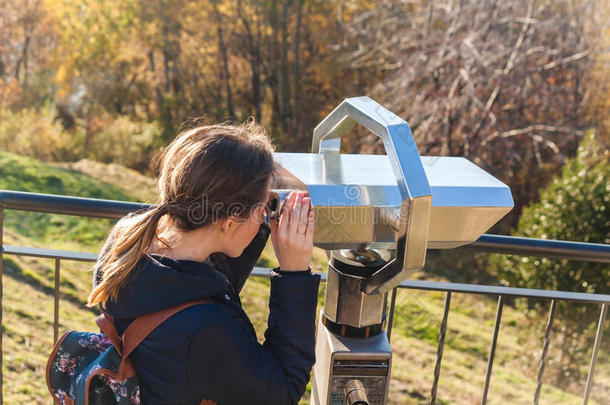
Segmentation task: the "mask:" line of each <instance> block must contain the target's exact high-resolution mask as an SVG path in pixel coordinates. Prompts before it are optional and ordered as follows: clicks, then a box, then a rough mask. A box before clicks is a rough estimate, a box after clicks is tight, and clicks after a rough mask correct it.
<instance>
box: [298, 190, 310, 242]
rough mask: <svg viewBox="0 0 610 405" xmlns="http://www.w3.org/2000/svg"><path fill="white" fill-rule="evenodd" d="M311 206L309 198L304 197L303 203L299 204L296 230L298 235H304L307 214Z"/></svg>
mask: <svg viewBox="0 0 610 405" xmlns="http://www.w3.org/2000/svg"><path fill="white" fill-rule="evenodd" d="M310 207H311V198H309V197H304V198H303V203H302V204H301V212H300V213H299V222H298V224H297V232H298V233H299V235H305V231H306V230H307V216H308V215H309V210H310Z"/></svg>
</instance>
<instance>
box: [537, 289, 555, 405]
mask: <svg viewBox="0 0 610 405" xmlns="http://www.w3.org/2000/svg"><path fill="white" fill-rule="evenodd" d="M556 311H557V300H552V301H551V310H550V312H549V320H548V322H547V324H546V331H545V332H544V347H543V349H542V357H541V358H540V368H539V370H538V385H537V386H536V394H534V405H538V402H539V401H540V389H541V388H542V376H543V374H544V368H545V366H546V356H547V353H548V351H549V344H550V343H551V332H552V330H553V321H554V320H555V312H556Z"/></svg>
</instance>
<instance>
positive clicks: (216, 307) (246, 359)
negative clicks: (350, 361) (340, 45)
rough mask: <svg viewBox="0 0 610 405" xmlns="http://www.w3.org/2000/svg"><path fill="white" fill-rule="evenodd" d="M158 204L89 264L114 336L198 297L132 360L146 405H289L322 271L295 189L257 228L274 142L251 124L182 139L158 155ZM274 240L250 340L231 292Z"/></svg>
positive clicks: (133, 218)
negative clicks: (262, 309)
mask: <svg viewBox="0 0 610 405" xmlns="http://www.w3.org/2000/svg"><path fill="white" fill-rule="evenodd" d="M158 172H159V173H158V174H159V201H158V204H157V205H156V206H155V207H154V208H152V209H150V210H148V211H146V212H143V213H137V214H131V215H128V216H127V217H125V218H123V219H122V220H121V221H119V223H118V224H117V225H116V226H115V227H114V229H113V231H112V232H111V234H110V236H109V238H108V241H107V242H106V245H105V246H104V248H103V249H102V253H101V254H100V259H99V261H98V263H97V264H96V266H95V275H94V289H93V291H92V293H91V295H90V297H89V305H91V306H93V305H101V307H102V308H103V309H104V310H105V311H106V312H108V313H109V314H110V315H112V316H113V318H114V320H115V326H116V328H117V330H118V332H119V334H122V333H123V332H124V331H125V329H126V328H127V327H128V326H129V325H130V323H131V322H133V320H134V319H135V318H136V317H138V316H140V315H144V314H148V313H152V312H156V311H160V310H163V309H166V308H170V307H173V306H177V305H180V304H182V303H186V302H192V301H197V300H211V301H213V302H212V303H208V304H199V305H196V306H192V307H190V308H188V309H185V310H183V311H182V312H179V313H178V314H176V315H174V316H172V317H171V318H169V319H168V320H167V321H165V322H164V323H163V324H161V326H159V327H158V328H157V329H155V330H154V331H153V332H152V333H151V334H150V335H148V337H147V338H146V339H145V340H144V341H143V342H142V343H141V344H140V345H139V346H138V347H137V349H136V350H135V351H134V352H133V353H132V354H131V356H130V358H131V360H132V362H133V364H134V366H135V369H136V372H137V376H138V379H139V382H140V388H141V394H140V395H141V400H142V403H144V404H149V405H154V404H185V405H186V404H200V403H202V401H204V400H207V401H208V402H205V403H216V404H223V405H224V404H246V403H247V404H296V403H298V401H299V398H300V397H301V395H302V394H303V392H304V391H305V387H306V385H307V381H308V380H309V374H310V371H311V367H312V366H313V364H314V361H315V359H314V331H315V325H314V323H315V310H316V304H317V294H318V286H319V282H320V280H319V276H317V275H313V274H311V272H310V270H309V262H310V259H311V250H312V244H313V222H314V221H313V220H314V218H313V211H311V209H310V206H311V204H310V200H309V198H308V197H307V196H306V195H304V194H301V193H292V194H291V195H290V196H289V197H288V199H287V200H286V202H285V204H284V206H283V210H282V213H281V216H280V218H279V221H278V220H275V219H274V220H271V222H270V227H269V226H268V225H267V224H266V222H265V206H266V203H267V200H268V195H269V190H270V186H271V181H272V177H273V174H274V161H273V147H272V145H271V143H270V141H269V139H268V137H267V136H266V135H265V133H264V131H263V130H262V129H261V128H260V127H259V126H257V125H256V124H253V123H248V124H244V125H242V126H237V127H236V126H228V125H212V126H204V127H199V128H195V129H192V130H189V131H186V132H184V133H182V134H180V135H179V136H178V137H177V138H176V139H175V140H174V141H173V142H172V143H171V144H170V145H169V146H168V147H167V148H166V149H165V150H164V152H163V153H162V154H161V155H160V158H159V159H158ZM269 233H271V240H272V243H273V247H274V250H275V254H276V256H277V259H278V262H279V268H276V269H274V270H273V271H272V272H271V293H270V298H269V309H270V313H269V319H268V328H267V331H266V332H265V342H264V343H263V344H259V343H258V341H257V337H256V334H255V332H254V328H253V327H252V324H251V323H250V321H249V319H248V317H247V315H246V314H245V312H244V311H243V309H242V307H241V303H240V299H239V296H238V294H239V292H240V290H241V288H242V286H243V284H244V282H245V280H246V278H247V277H248V275H249V273H250V271H251V270H252V267H253V265H254V263H255V261H256V260H257V258H258V257H259V255H260V253H261V251H262V249H263V247H264V246H265V243H266V241H267V238H268V236H269Z"/></svg>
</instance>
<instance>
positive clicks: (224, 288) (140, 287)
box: [104, 254, 233, 319]
mask: <svg viewBox="0 0 610 405" xmlns="http://www.w3.org/2000/svg"><path fill="white" fill-rule="evenodd" d="M227 293H231V295H233V294H232V287H231V284H230V282H229V280H228V279H227V277H226V276H225V275H224V274H222V273H221V272H219V271H218V270H216V268H215V267H214V265H213V264H212V263H211V262H210V261H209V260H208V261H206V262H204V263H202V262H196V261H191V260H174V259H170V258H168V257H165V256H159V255H156V254H152V255H151V254H146V255H145V256H143V257H142V259H140V261H139V262H138V264H137V265H136V267H135V268H134V270H133V271H132V273H131V275H130V276H129V279H128V281H127V284H126V285H125V286H124V287H123V288H122V289H121V291H120V292H119V295H118V297H117V299H116V301H115V300H109V301H107V302H106V304H105V307H104V310H105V311H107V312H108V313H110V315H112V316H113V317H114V318H120V319H126V318H135V317H138V316H140V315H144V314H148V313H151V312H156V311H160V310H162V309H166V308H170V307H173V306H176V305H180V304H183V303H185V302H190V301H197V300H204V299H214V298H216V297H221V296H223V295H224V294H227Z"/></svg>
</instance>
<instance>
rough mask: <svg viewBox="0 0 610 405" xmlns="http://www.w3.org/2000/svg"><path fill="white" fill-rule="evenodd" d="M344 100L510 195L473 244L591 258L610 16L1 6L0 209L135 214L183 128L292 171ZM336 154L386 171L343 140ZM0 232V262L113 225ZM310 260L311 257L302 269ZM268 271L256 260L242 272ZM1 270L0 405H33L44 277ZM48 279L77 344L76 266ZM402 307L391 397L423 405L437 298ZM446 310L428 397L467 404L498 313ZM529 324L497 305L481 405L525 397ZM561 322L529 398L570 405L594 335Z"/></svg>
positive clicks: (484, 5)
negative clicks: (366, 107)
mask: <svg viewBox="0 0 610 405" xmlns="http://www.w3.org/2000/svg"><path fill="white" fill-rule="evenodd" d="M361 95H368V96H370V97H371V98H373V99H375V100H376V101H377V102H379V103H380V104H382V105H384V106H386V107H387V108H388V109H390V110H392V111H393V112H395V113H397V114H398V115H399V116H401V117H402V118H404V119H405V120H407V121H408V122H409V124H410V125H411V127H412V130H413V134H414V136H415V140H416V143H417V145H418V147H419V151H420V154H422V155H438V156H441V155H442V156H465V157H467V158H468V159H470V160H471V161H473V162H474V163H476V164H477V165H479V166H480V167H482V168H483V169H485V170H487V171H488V172H490V173H491V174H493V175H494V176H496V177H497V178H499V179H500V180H502V181H504V182H505V183H507V184H508V185H509V186H510V187H511V190H512V191H513V197H514V200H515V209H514V210H513V211H512V212H511V213H510V214H509V215H508V216H507V217H506V218H504V219H503V220H502V221H501V222H500V223H499V224H497V225H496V226H495V227H494V229H492V231H491V232H492V233H502V234H513V235H523V236H529V237H536V238H548V239H563V240H575V241H585V242H597V243H610V214H609V211H610V165H609V153H608V149H609V146H610V135H609V130H610V115H609V114H608V111H609V109H610V4H609V3H608V2H607V1H603V0H536V1H534V0H502V1H498V0H478V1H475V0H430V1H423V0H421V1H415V0H414V1H406V0H386V1H370V0H369V1H365V0H354V1H347V0H213V1H201V0H199V1H194V0H193V1H190V0H2V1H1V2H0V188H2V189H12V190H24V191H32V192H44V193H55V194H64V195H79V196H85V197H97V198H110V199H121V200H131V201H145V202H154V198H155V189H154V180H153V179H152V173H151V169H150V161H151V159H152V157H153V156H154V155H155V153H156V152H157V151H158V150H159V149H160V148H162V147H163V146H164V145H166V144H167V143H168V142H169V141H170V140H171V139H173V138H174V137H175V136H176V134H177V133H178V132H179V131H180V130H181V129H183V128H186V127H189V126H192V125H196V124H199V123H210V122H219V121H229V122H241V121H244V120H246V119H248V118H249V117H254V118H255V119H256V120H257V121H259V122H261V123H262V124H263V125H264V126H265V127H266V128H267V129H268V132H269V134H270V135H271V137H272V138H273V139H274V141H275V143H276V145H277V149H278V151H282V152H290V151H292V152H307V151H309V150H310V148H311V135H312V130H313V128H314V127H315V126H316V125H317V124H318V123H319V122H320V121H321V120H322V119H323V118H324V117H325V116H326V115H327V114H328V113H329V112H330V111H331V110H332V109H333V108H334V107H335V106H336V105H338V104H339V103H340V102H341V101H342V100H343V99H344V98H346V97H353V96H361ZM342 147H343V148H344V152H347V153H384V151H383V146H382V145H381V144H380V143H379V142H378V139H377V138H376V137H375V136H372V135H369V134H367V133H366V131H363V130H362V129H360V130H358V129H356V130H355V133H353V134H350V135H349V136H347V137H346V138H345V141H344V142H343V146H342ZM6 218H7V219H6V220H7V222H6V227H5V243H13V244H23V245H30V246H41V247H52V248H66V249H74V250H89V251H92V252H97V249H99V247H100V246H101V243H102V242H103V240H104V238H105V236H106V233H107V231H108V229H109V227H110V226H111V225H112V223H111V221H104V220H88V219H87V220H86V219H77V218H70V217H62V216H57V215H45V214H27V213H8V214H7V216H6ZM325 260H326V259H325V256H324V254H323V253H322V252H319V251H318V252H316V255H315V257H314V263H315V266H316V269H317V270H321V271H322V270H324V269H325ZM273 261H274V259H273V255H272V254H271V253H270V252H269V251H268V250H266V251H265V254H264V255H263V258H261V261H260V263H259V264H261V265H272V264H273ZM5 262H6V264H5V276H6V277H5V278H6V279H7V281H6V282H7V283H13V285H12V287H11V286H10V285H9V286H6V287H5V290H7V292H6V293H5V297H4V299H5V301H6V302H7V303H6V306H7V315H6V319H8V322H9V323H8V324H7V326H4V325H3V328H5V334H6V335H7V336H8V342H9V344H7V345H5V353H6V356H5V357H6V358H7V360H5V363H4V367H5V368H8V370H9V372H11V371H12V372H14V375H13V377H10V376H9V377H6V378H5V380H6V381H8V383H7V384H9V387H8V388H5V391H6V390H9V391H7V392H9V398H11V399H12V401H14V402H8V403H23V402H28V403H37V402H40V401H43V400H42V398H44V395H45V393H44V386H43V385H41V384H43V381H42V380H40V378H41V375H42V374H41V373H42V369H41V368H40V367H41V364H43V363H44V360H46V355H47V349H50V346H51V343H52V342H50V341H49V339H48V336H45V337H44V338H43V337H40V336H39V335H40V333H39V329H38V326H39V325H40V324H41V323H42V324H46V323H47V322H48V321H49V322H50V319H51V318H52V317H51V318H49V317H50V315H49V314H46V315H45V314H42V313H40V312H37V311H38V310H37V309H33V308H32V307H31V305H30V304H27V302H31V300H32V299H36V300H42V301H44V300H45V299H48V296H47V295H48V294H49V289H52V287H51V286H52V283H53V281H52V280H53V279H52V277H53V272H52V265H50V264H49V263H47V262H44V261H41V260H38V259H22V258H11V259H5ZM79 266H80V267H79ZM66 267H67V268H66V271H64V270H63V267H62V272H63V273H62V288H63V293H62V294H63V295H62V299H64V300H66V302H67V303H68V304H66V305H65V309H64V310H63V311H67V312H64V313H62V327H66V328H67V327H81V328H82V327H89V329H91V330H93V329H94V328H93V326H92V325H93V324H92V319H93V317H92V314H91V313H90V312H89V311H88V310H84V309H83V306H82V303H83V302H84V301H85V299H86V296H87V294H88V289H89V284H88V283H89V278H88V277H90V275H89V274H88V273H86V272H85V271H84V270H83V269H86V266H84V267H83V265H82V264H80V265H77V264H67V265H66ZM83 274H84V275H83ZM418 277H420V278H427V279H440V280H451V281H459V282H477V283H478V282H481V283H488V284H502V285H509V286H520V287H530V288H547V289H560V290H567V291H582V292H594V293H610V269H608V266H607V265H603V264H599V263H598V264H591V263H576V262H568V261H565V260H547V259H540V260H534V259H528V258H520V257H519V258H517V257H511V256H503V255H492V256H490V255H482V254H473V253H468V252H465V251H460V252H459V253H457V252H451V251H447V252H435V251H432V252H430V253H429V255H428V260H427V265H426V267H425V269H424V270H423V271H422V272H421V273H420V274H419V275H418ZM265 283H266V281H264V280H258V281H257V280H254V281H251V282H250V281H249V284H248V287H247V288H249V290H247V292H246V293H245V294H246V295H247V296H248V298H247V299H246V300H245V304H246V306H250V308H252V311H258V312H257V314H256V316H255V324H256V326H257V330H258V331H259V336H260V335H261V334H262V330H264V323H265V319H266V313H265V311H266V301H265V300H266V298H265V294H266V290H265V289H264V288H266V287H265V286H266V284H265ZM259 287H260V288H259ZM30 290H31V291H30ZM259 290H260V291H259ZM11 294H13V295H11ZM401 294H404V296H399V299H398V307H397V311H399V312H398V313H399V314H400V315H401V319H403V321H398V320H397V321H396V322H397V323H396V324H395V325H396V330H397V332H396V333H397V336H398V337H397V338H396V340H394V339H393V341H392V343H393V345H396V347H395V348H394V349H395V353H396V354H395V355H396V356H397V357H401V358H402V359H403V360H401V361H402V362H403V363H401V362H400V361H398V362H397V363H396V364H397V365H396V366H395V367H398V369H396V368H395V369H394V370H393V375H394V376H395V381H393V383H392V384H393V386H392V388H391V390H392V391H391V392H392V393H391V398H392V401H393V402H395V403H419V402H420V401H422V402H425V400H426V395H428V391H427V390H428V386H427V385H426V384H428V382H426V381H424V380H422V377H421V375H422V369H423V368H425V367H428V368H429V367H431V366H432V362H431V360H430V359H432V358H433V352H434V350H435V344H436V341H437V339H438V331H437V329H438V325H437V321H438V319H439V317H440V316H441V315H440V314H441V311H442V296H441V295H438V296H436V295H434V294H429V293H421V294H420V293H414V292H411V293H401ZM407 295H408V296H407ZM36 297H37V298H36ZM321 297H323V294H322V293H321ZM321 299H322V298H321ZM42 301H41V302H42ZM462 301H463V302H462ZM462 301H460V299H457V304H456V305H457V308H462V311H461V312H460V311H458V313H457V314H456V315H453V316H455V317H463V318H460V320H459V321H458V322H456V324H457V325H459V326H457V325H456V326H455V328H454V329H453V332H455V334H456V335H460V339H461V340H458V339H457V338H456V340H455V341H453V340H450V341H449V342H448V343H447V345H448V347H449V350H450V351H449V352H448V354H447V360H446V362H447V363H443V364H444V367H446V368H448V369H449V370H450V371H449V372H448V375H447V377H446V378H447V380H446V388H439V397H440V398H441V401H446V403H470V402H476V401H477V398H478V397H477V395H480V394H479V393H478V390H479V388H478V387H479V386H480V381H479V379H480V378H479V377H481V378H482V376H479V375H480V374H482V371H481V370H478V371H476V370H475V371H473V370H474V369H475V368H477V367H483V366H482V364H484V362H485V358H486V357H485V356H486V350H487V348H488V340H489V336H487V335H486V334H484V333H482V332H481V333H479V328H485V327H488V326H489V325H487V323H488V321H489V319H492V318H493V312H494V308H495V303H494V302H488V300H487V299H485V298H475V297H465V298H464V299H463V300H462ZM542 304H544V303H533V302H529V301H528V302H520V301H519V300H517V301H515V302H512V303H511V308H510V309H509V310H510V311H513V312H510V314H509V315H506V316H507V319H509V321H507V322H509V325H508V327H509V328H512V329H510V331H509V332H507V335H509V336H511V338H510V339H512V340H510V342H511V343H510V344H511V345H512V346H511V350H512V352H511V353H512V354H510V355H507V356H506V358H503V359H501V361H502V362H503V363H501V364H503V365H500V366H498V368H497V370H500V371H494V372H495V373H500V374H498V375H495V378H497V379H498V380H499V381H500V382H504V383H506V385H502V383H500V382H499V387H500V388H498V391H497V392H496V395H497V397H493V398H492V395H491V394H490V402H494V401H496V402H509V403H522V402H528V401H529V399H528V400H527V401H526V400H525V399H524V398H529V397H527V396H523V397H521V396H520V395H521V391H520V389H521V388H523V389H524V392H526V391H528V390H530V391H531V387H529V385H528V384H530V383H532V381H533V380H535V373H536V370H537V361H538V360H537V359H538V357H539V353H538V352H536V350H538V349H537V347H538V346H539V343H540V333H541V330H543V326H544V325H542V324H543V323H544V319H545V316H546V315H544V314H545V312H544V311H546V308H547V307H544V308H542V309H544V311H543V310H542V309H541V305H542ZM62 305H63V304H62ZM544 305H546V304H544ZM49 310H50V308H49ZM39 311H42V309H40V310H39ZM252 311H249V313H252ZM562 311H563V315H561V317H562V319H563V321H562V323H561V324H560V326H558V327H557V333H558V335H559V337H558V338H557V339H558V340H557V342H558V343H557V348H556V350H557V351H556V352H555V353H553V354H552V356H553V357H552V358H551V361H550V366H549V369H550V371H548V372H547V373H548V375H549V377H548V378H549V381H552V385H549V386H548V390H549V391H548V392H547V394H548V399H549V400H552V401H551V402H553V403H573V401H574V400H575V398H576V397H572V395H573V394H574V395H578V393H579V392H580V390H581V385H582V378H583V375H584V376H586V360H583V359H586V358H587V357H586V356H588V355H590V350H591V341H592V340H591V339H592V333H589V334H584V335H581V334H576V332H577V331H578V332H581V331H583V330H589V329H591V328H592V327H593V328H594V322H595V319H596V317H597V314H598V312H597V309H596V308H593V310H591V308H588V307H587V306H586V305H580V306H579V305H567V304H566V305H565V306H564V307H563V308H562ZM47 315H48V316H47ZM513 318H514V319H513ZM510 319H512V321H510ZM513 321H514V324H511V323H510V322H513ZM10 322H13V323H14V324H13V326H10V325H11V324H10ZM401 322H402V323H401ZM450 323H451V320H450ZM30 324H31V328H30V329H28V328H29V327H28V326H27V325H30ZM49 325H50V324H49ZM83 325H84V326H83ZM90 325H91V326H90ZM541 325H542V326H541ZM591 325H593V326H591ZM450 328H451V324H450ZM593 330H594V329H593ZM606 333H608V328H606ZM464 339H465V340H464ZM608 341H610V339H606V343H605V347H604V349H603V353H602V354H601V356H602V357H600V359H605V360H606V362H605V363H604V362H603V361H600V362H599V364H600V367H601V371H598V376H597V380H596V381H597V385H596V391H595V394H594V398H597V401H600V403H603V402H604V400H603V398H606V400H607V398H608V396H609V395H610V367H609V366H608V364H607V363H608V360H609V356H608V348H609V347H610V344H608V343H607V342H608ZM464 342H466V343H464ZM427 343H429V347H428V346H426V345H427ZM24 345H25V347H30V349H31V350H29V349H28V350H29V351H28V350H25V351H23V347H24ZM28 345H29V346H28ZM534 347H536V349H534ZM415 348H416V349H415ZM451 350H455V353H453V352H451ZM452 353H453V354H452ZM537 356H538V357H537ZM581 363H582V364H581ZM445 364H447V366H445ZM414 365H415V367H414ZM583 365H584V366H583ZM444 372H445V371H444ZM475 374H476V378H475V377H474V375H475ZM524 376H525V377H524ZM522 379H523V380H522ZM5 385H6V384H5ZM471 385H472V387H471ZM471 388H472V389H471ZM443 389H445V391H443ZM543 393H544V391H543ZM523 395H525V394H523ZM595 395H596V396H597V397H595ZM443 398H444V399H443ZM543 398H544V396H543Z"/></svg>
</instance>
